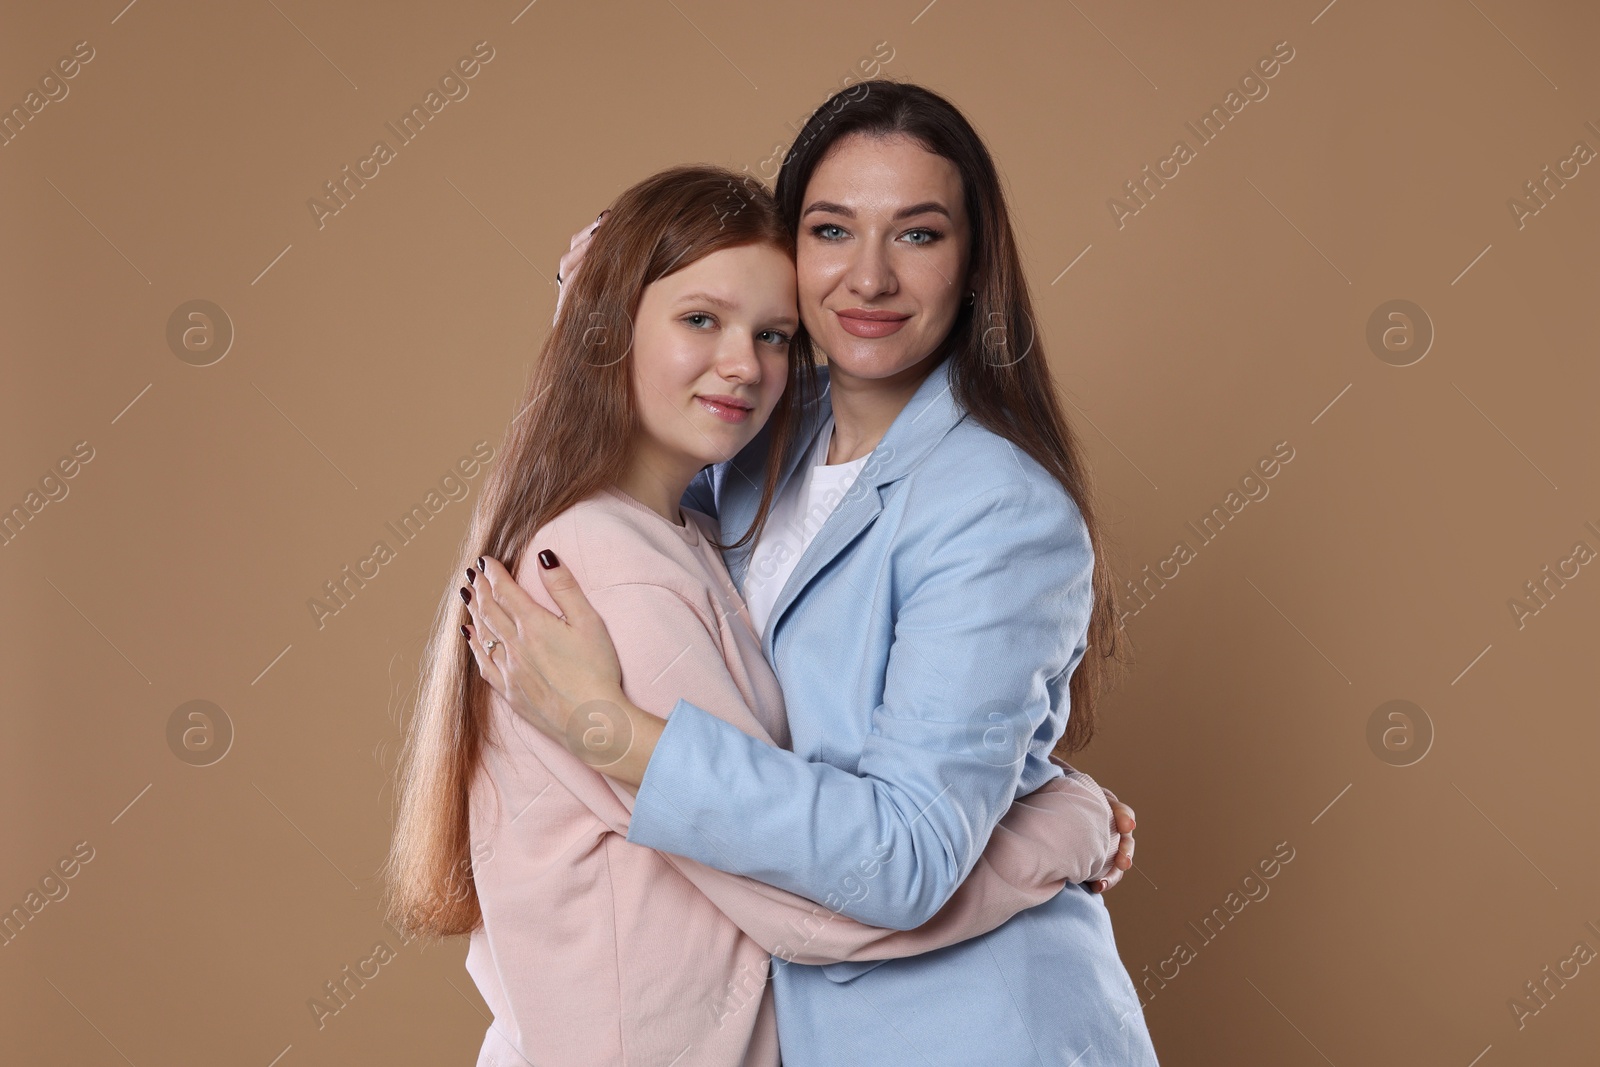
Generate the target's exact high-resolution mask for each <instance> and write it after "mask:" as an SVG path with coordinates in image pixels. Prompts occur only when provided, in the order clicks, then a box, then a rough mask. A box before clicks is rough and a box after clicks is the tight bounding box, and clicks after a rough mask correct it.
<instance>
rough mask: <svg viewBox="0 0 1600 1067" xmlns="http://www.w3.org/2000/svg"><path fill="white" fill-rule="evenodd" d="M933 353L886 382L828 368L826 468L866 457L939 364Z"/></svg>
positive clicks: (835, 366) (936, 355)
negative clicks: (829, 421)
mask: <svg viewBox="0 0 1600 1067" xmlns="http://www.w3.org/2000/svg"><path fill="white" fill-rule="evenodd" d="M938 359H939V353H937V352H935V353H933V354H932V355H930V356H928V357H927V358H925V359H923V360H922V361H921V362H919V363H914V364H912V365H911V366H909V367H907V368H905V369H904V370H901V371H896V372H895V373H894V374H891V375H889V376H888V377H886V378H860V377H857V376H855V375H853V374H850V373H848V372H847V371H845V370H844V369H843V368H842V367H840V366H839V365H838V364H837V363H832V362H830V363H829V364H828V399H829V400H830V401H831V402H832V404H833V439H832V441H830V442H829V444H828V464H829V465H830V466H831V465H833V464H835V463H849V462H850V461H851V460H853V459H860V458H861V457H862V456H865V455H867V454H868V453H869V452H871V451H872V450H873V449H874V448H877V447H878V442H879V441H882V440H883V435H884V434H886V433H888V432H889V427H890V426H891V425H892V424H893V423H894V420H895V418H896V417H897V416H898V415H899V414H900V412H901V411H903V410H904V409H905V406H906V404H908V403H910V401H911V397H912V395H913V394H915V393H916V391H917V388H918V387H919V386H921V385H922V383H923V381H924V380H925V379H926V378H927V377H928V375H929V373H931V372H932V370H933V368H934V365H935V364H936V363H937V362H938Z"/></svg>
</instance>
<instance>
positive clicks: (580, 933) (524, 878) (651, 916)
mask: <svg viewBox="0 0 1600 1067" xmlns="http://www.w3.org/2000/svg"><path fill="white" fill-rule="evenodd" d="M684 516H685V518H686V519H687V520H688V525H687V526H685V527H679V526H677V525H675V524H673V523H670V522H668V521H667V520H666V519H664V518H662V517H661V516H660V515H657V514H656V513H655V512H653V511H651V510H650V509H649V508H647V507H646V506H645V505H643V504H641V503H639V502H638V501H637V500H634V499H633V498H632V497H629V496H626V495H625V494H623V493H621V492H620V491H617V490H613V489H607V490H605V491H603V492H601V493H598V494H596V495H595V496H592V497H590V498H589V499H588V500H585V501H583V502H582V503H580V504H578V505H577V506H576V507H573V508H571V509H570V510H568V511H567V512H565V513H564V514H562V515H560V516H558V517H557V518H556V519H554V520H553V521H551V522H550V523H548V524H547V525H546V526H545V527H544V528H543V529H541V530H540V531H539V533H538V534H537V535H536V536H535V537H534V539H533V543H532V544H531V545H530V546H529V547H528V548H527V550H526V551H524V552H523V554H522V563H521V564H520V565H519V566H518V568H517V575H516V577H517V581H518V582H519V583H520V584H521V585H522V586H523V588H525V589H526V590H527V591H528V592H529V594H530V595H531V596H532V597H533V598H534V599H535V600H537V601H538V602H539V603H540V604H542V605H543V606H544V607H546V608H548V609H550V610H552V611H554V610H556V606H555V602H554V601H553V600H552V599H551V598H550V596H549V594H548V593H546V592H545V589H544V584H543V583H542V582H541V581H540V580H539V577H538V575H537V573H535V569H536V567H537V564H536V563H534V562H533V560H534V557H535V556H536V555H537V553H538V552H539V550H540V549H544V548H549V549H551V550H552V551H554V552H555V553H556V555H557V556H559V557H560V558H561V561H562V562H563V563H565V564H566V565H567V567H568V568H570V569H571V571H572V573H573V575H574V576H575V577H576V578H577V579H578V581H579V583H580V584H581V585H582V587H583V590H584V593H585V594H586V595H587V596H588V598H589V600H590V602H591V603H592V604H593V605H594V607H595V610H596V611H598V612H599V614H600V616H601V617H602V618H603V619H604V620H605V624H606V629H607V630H608V631H609V632H610V634H611V638H612V641H613V643H614V644H615V645H616V649H617V655H618V658H619V659H620V661H621V664H622V685H623V691H624V692H625V693H626V694H627V696H628V699H630V700H632V701H633V702H634V703H635V704H637V705H638V706H639V707H641V708H643V709H644V710H646V711H649V712H651V713H652V714H655V715H660V716H662V717H665V716H666V715H667V714H668V713H669V712H670V711H671V710H672V708H673V706H674V705H675V704H676V703H677V701H678V698H679V697H685V698H687V699H689V700H691V701H692V702H693V703H695V704H696V705H698V706H699V707H702V708H704V709H706V710H707V711H709V712H711V713H712V714H714V715H717V716H718V717H719V718H722V719H724V720H726V721H727V722H729V723H732V724H733V725H735V726H737V727H738V728H739V729H741V730H743V731H745V732H746V733H747V734H749V735H751V736H752V737H756V738H759V739H761V740H763V741H767V742H769V743H772V744H777V745H782V746H787V745H788V743H789V731H788V726H787V722H786V719H785V716H784V708H783V693H782V691H781V690H780V688H779V686H778V681H777V679H776V678H775V677H774V675H773V673H772V669H771V667H770V666H769V665H768V664H767V661H766V659H765V658H764V657H763V655H762V652H761V641H760V639H759V638H758V637H757V636H756V634H755V632H754V631H753V629H752V627H751V625H750V620H749V616H748V614H747V613H746V611H745V607H744V604H743V602H742V601H741V600H740V598H739V594H738V591H737V589H736V588H735V587H734V584H733V581H732V579H731V578H730V577H729V576H728V571H727V568H726V566H725V565H724V564H723V561H722V557H721V555H720V553H719V552H718V550H717V549H716V548H715V547H714V546H713V545H711V544H710V543H708V541H707V539H706V538H707V536H708V535H709V536H712V537H716V536H719V532H718V529H717V524H716V522H715V521H714V520H713V519H710V518H709V517H707V516H705V515H702V514H700V513H699V512H695V511H690V510H688V509H684ZM490 717H491V724H490V734H491V740H490V744H489V746H488V747H487V748H486V750H485V753H484V759H483V764H482V766H481V769H480V771H479V773H478V774H477V775H476V776H475V779H474V782H473V786H472V793H471V826H472V852H473V856H474V857H476V858H475V861H474V868H473V877H474V881H475V884H476V888H477V894H478V901H479V903H480V905H481V906H482V909H483V918H484V921H483V925H482V926H480V927H479V928H478V929H477V930H476V931H474V932H473V934H472V938H471V946H470V949H469V951H468V954H467V970H468V972H469V973H470V974H471V975H472V979H473V981H474V982H476V983H477V986H478V989H479V991H480V992H481V993H482V994H483V997H484V999H485V1000H486V1001H487V1002H488V1004H489V1007H490V1008H491V1009H492V1010H493V1012H494V1022H493V1023H492V1024H491V1026H490V1027H489V1030H488V1032H487V1033H486V1034H485V1037H484V1043H483V1047H482V1050H481V1051H480V1052H479V1054H478V1065H479V1067H490V1065H498V1067H524V1065H526V1064H528V1063H530V1062H531V1063H533V1064H537V1065H539V1067H545V1065H554V1064H584V1065H593V1067H602V1065H617V1067H622V1065H628V1067H633V1065H641V1067H642V1065H650V1067H667V1065H669V1064H672V1065H676V1067H689V1065H691V1064H693V1065H697V1067H736V1065H744V1067H776V1065H777V1063H778V1041H777V1031H776V1026H775V1016H774V1011H773V1004H772V991H771V986H770V985H769V984H768V982H767V972H768V969H769V967H770V964H771V956H772V954H774V953H776V954H778V955H779V956H781V957H782V958H784V959H788V960H791V961H793V962H796V963H806V964H822V963H833V962H838V961H841V960H873V959H886V958H893V957H901V956H910V955H916V954H918V953H921V952H927V951H929V950H932V949H936V948H943V947H945V946H947V945H951V944H954V943H956V942H958V941H963V940H966V939H967V938H970V937H975V936H977V935H979V934H983V933H987V932H988V931H990V930H993V929H995V928H996V927H998V926H1000V925H1001V924H1002V923H1004V922H1005V921H1006V920H1007V919H1009V918H1011V916H1012V915H1014V914H1016V913H1017V912H1019V911H1022V910H1024V909H1026V908H1029V907H1032V906H1034V905H1036V904H1040V903H1043V902H1044V901H1046V900H1048V899H1050V898H1051V897H1053V896H1054V895H1055V894H1056V893H1057V892H1059V891H1060V890H1061V889H1062V888H1063V887H1064V886H1065V885H1066V884H1067V883H1068V882H1083V881H1088V880H1090V879H1093V878H1099V877H1103V876H1105V875H1106V874H1107V873H1109V872H1110V870H1111V869H1112V868H1111V860H1112V858H1113V857H1114V856H1115V853H1116V847H1117V834H1116V832H1115V829H1114V826H1113V823H1112V816H1111V809H1110V805H1109V804H1108V803H1107V801H1106V799H1105V795H1104V793H1103V791H1102V790H1101V789H1099V787H1097V786H1096V785H1095V783H1094V781H1093V779H1091V778H1089V777H1088V776H1087V775H1084V774H1081V773H1079V772H1072V773H1070V774H1068V775H1067V776H1066V777H1065V778H1059V779H1054V780H1052V782H1050V783H1049V784H1047V785H1045V786H1044V787H1042V788H1040V789H1039V790H1038V791H1036V792H1034V793H1031V794H1029V795H1027V796H1025V797H1023V798H1022V799H1020V800H1018V801H1016V802H1015V803H1014V804H1013V805H1012V807H1011V808H1010V809H1009V810H1008V812H1007V814H1006V816H1005V817H1004V818H1003V819H1002V820H1001V822H1000V824H999V826H998V827H997V828H996V830H995V832H994V834H993V835H992V837H991V838H990V841H989V845H988V847H987V848H986V849H985V851H984V853H983V855H982V857H981V858H980V859H979V861H978V863H977V865H976V866H974V868H973V870H972V873H971V874H970V875H969V876H968V877H967V879H966V881H965V882H964V883H962V885H961V888H960V889H959V890H957V892H956V894H955V895H954V896H953V897H952V898H951V899H950V901H949V903H947V904H946V905H945V907H944V908H943V909H942V910H941V911H940V912H939V913H938V914H937V915H936V916H934V918H933V919H932V920H930V921H929V922H928V923H926V924H925V925H923V926H921V927H919V928H918V929H916V930H909V931H898V930H884V929H879V928H876V927H870V926H864V925H862V924H860V923H857V922H855V921H854V920H852V919H849V918H846V917H845V916H843V915H839V914H836V913H835V912H834V911H832V910H831V909H829V908H825V907H823V906H821V905H819V904H815V903H813V902H811V901H809V900H806V899H805V898H803V897H799V896H796V895H794V894H792V893H788V892H785V891H784V890H781V889H776V888H773V887H772V886H769V885H766V884H764V883H761V882H756V881H753V880H751V879H748V878H742V877H740V876H737V875H732V874H727V873H725V872H723V871H719V870H716V869H714V868H711V867H707V866H704V865H702V864H700V863H697V862H696V861H694V860H691V859H687V858H684V857H681V856H676V855H672V854H669V853H664V852H656V851H654V850H652V849H648V848H643V847H641V846H639V845H635V844H632V843H630V842H629V841H627V840H626V834H627V831H628V821H629V818H630V815H631V813H632V810H633V801H634V798H633V796H632V794H630V793H628V792H627V791H626V790H625V789H624V788H623V787H621V786H619V785H617V784H615V783H614V782H612V780H611V779H609V778H606V777H605V776H604V775H602V774H601V773H599V772H598V771H597V770H595V769H594V768H593V767H591V766H589V765H587V764H585V763H584V762H583V761H582V760H580V759H578V758H577V757H576V756H574V755H572V754H571V753H570V752H568V751H567V750H566V749H565V748H564V747H563V746H562V745H560V744H558V743H557V742H555V741H552V740H551V739H549V738H547V737H545V736H544V735H543V734H542V733H540V732H539V731H538V730H537V729H536V728H534V727H533V726H531V725H529V724H528V723H526V722H524V721H523V720H522V718H521V717H519V716H518V715H517V714H516V713H515V712H514V711H512V710H511V708H510V707H509V705H507V704H506V703H505V702H504V701H503V700H502V699H501V698H500V697H499V695H498V694H493V693H492V691H491V712H490Z"/></svg>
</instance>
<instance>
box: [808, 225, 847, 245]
mask: <svg viewBox="0 0 1600 1067" xmlns="http://www.w3.org/2000/svg"><path fill="white" fill-rule="evenodd" d="M843 233H844V227H842V226H837V225H835V224H833V223H831V222H819V223H817V225H815V226H813V227H811V235H812V236H813V237H820V238H822V239H823V240H824V241H834V240H837V239H838V238H839V237H840V236H841V235H843Z"/></svg>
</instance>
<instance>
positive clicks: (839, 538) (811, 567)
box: [739, 356, 966, 663]
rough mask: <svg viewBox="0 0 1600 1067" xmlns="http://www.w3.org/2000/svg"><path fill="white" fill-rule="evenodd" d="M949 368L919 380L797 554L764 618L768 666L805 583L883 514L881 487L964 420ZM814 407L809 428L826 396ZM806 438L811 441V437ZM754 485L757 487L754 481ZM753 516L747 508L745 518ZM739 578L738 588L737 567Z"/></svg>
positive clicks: (826, 405) (826, 406) (944, 365)
mask: <svg viewBox="0 0 1600 1067" xmlns="http://www.w3.org/2000/svg"><path fill="white" fill-rule="evenodd" d="M953 366H954V361H953V360H951V359H950V358H949V357H948V356H947V357H945V358H944V359H943V361H942V362H941V363H940V364H939V366H937V367H935V368H934V369H933V370H932V371H931V372H929V374H928V376H927V377H926V378H924V379H923V381H922V384H921V385H920V386H918V387H917V391H916V392H915V393H913V394H912V396H911V399H910V400H909V401H908V402H907V403H906V406H905V407H904V408H903V409H902V410H901V412H900V414H899V415H897V416H895V420H894V422H893V423H892V424H891V425H890V426H889V430H888V432H887V433H885V434H884V435H883V440H881V441H879V442H878V446H877V447H876V448H874V449H873V450H872V454H871V457H870V458H869V459H868V460H867V463H866V466H865V467H863V468H862V469H861V474H860V475H859V476H858V477H857V478H856V480H855V481H854V482H853V483H852V484H851V486H850V491H849V492H847V493H846V494H845V497H844V499H843V500H841V501H840V502H839V506H838V507H837V508H836V509H835V510H834V512H833V514H831V515H829V516H828V519H827V521H826V522H824V523H823V524H822V529H820V530H818V531H817V535H816V537H815V538H813V539H812V541H811V543H810V544H809V545H807V546H806V550H805V552H804V553H802V554H801V556H800V560H799V562H798V563H797V564H795V568H794V572H793V573H792V574H790V575H789V579H788V581H786V582H785V583H784V585H783V589H782V590H781V591H780V592H779V593H778V599H777V602H776V603H774V604H773V606H772V613H771V615H770V616H769V617H768V619H767V627H766V634H765V636H764V637H763V639H762V645H763V648H762V651H763V652H765V653H766V657H767V661H768V662H769V663H770V662H773V655H772V639H773V636H774V635H775V634H776V633H777V632H778V624H779V623H780V622H782V621H783V615H784V612H785V611H787V610H788V608H789V606H790V605H791V604H793V603H794V602H795V600H796V599H797V598H798V597H799V596H800V594H801V593H802V592H804V591H805V588H806V586H807V585H808V584H809V583H810V582H811V580H812V579H813V578H815V577H816V576H817V574H818V573H819V572H821V571H822V569H823V568H824V567H826V566H827V565H828V564H829V563H831V562H832V561H833V559H834V557H836V556H837V555H838V554H839V553H840V552H842V551H843V550H844V549H845V547H846V546H848V545H849V544H850V543H851V542H852V541H854V540H855V539H856V537H857V536H858V535H859V534H860V533H861V531H863V530H865V529H866V528H867V527H868V526H869V525H871V524H872V521H873V520H874V519H876V518H877V517H878V514H879V512H881V511H882V510H883V496H882V492H881V490H882V488H883V487H884V486H886V485H888V484H889V483H891V482H893V481H896V480H897V479H899V478H902V477H904V476H905V475H906V474H908V473H909V472H910V471H912V470H913V469H915V468H916V466H917V465H918V464H919V463H921V462H922V461H923V460H924V459H925V458H926V457H927V455H928V453H929V452H930V451H932V450H933V446H934V445H936V444H938V443H939V441H940V440H941V439H943V437H944V435H945V434H947V433H949V432H950V430H951V428H952V427H954V426H955V425H956V423H958V422H960V421H961V419H962V418H964V417H965V414H966V413H965V412H964V411H962V410H961V409H960V406H959V405H958V404H957V403H956V401H955V397H954V396H953V395H952V393H951V387H950V371H951V369H952V367H953ZM820 408H821V409H822V411H821V418H820V419H819V420H818V423H813V424H812V425H813V427H815V426H817V425H819V424H820V422H821V421H822V420H825V419H826V417H827V414H828V413H829V412H831V410H832V406H831V403H830V402H829V401H828V400H827V398H826V395H824V399H823V402H822V404H821V405H820ZM811 436H812V437H814V436H815V435H814V433H813V434H812V435H811ZM802 452H805V453H807V454H808V453H809V450H808V449H803V450H802ZM797 466H798V464H797V463H793V462H791V464H790V466H789V468H788V470H787V472H786V474H785V484H787V482H788V479H789V478H791V477H793V476H794V475H795V469H796V467H797ZM756 484H757V485H758V486H759V484H760V483H759V482H757V483H756ZM757 499H758V500H759V490H758V491H757ZM753 514H754V509H753V508H752V509H751V517H753ZM747 528H748V522H746V524H745V525H744V526H741V527H740V532H741V533H742V532H743V531H744V530H745V529H747ZM739 574H740V588H741V589H742V588H743V574H744V570H743V567H742V566H741V569H740V572H739Z"/></svg>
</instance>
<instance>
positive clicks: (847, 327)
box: [834, 311, 911, 337]
mask: <svg viewBox="0 0 1600 1067" xmlns="http://www.w3.org/2000/svg"><path fill="white" fill-rule="evenodd" d="M834 315H836V316H837V317H838V319H839V325H840V326H841V327H843V329H844V332H845V333H848V334H852V335H854V336H856V337H887V336H889V335H890V334H891V333H894V332H895V331H896V330H898V329H900V327H902V326H904V325H905V324H906V322H907V321H909V320H910V318H911V316H909V315H905V316H901V317H899V318H863V317H862V316H860V315H852V314H850V313H849V312H845V311H835V312H834Z"/></svg>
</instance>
